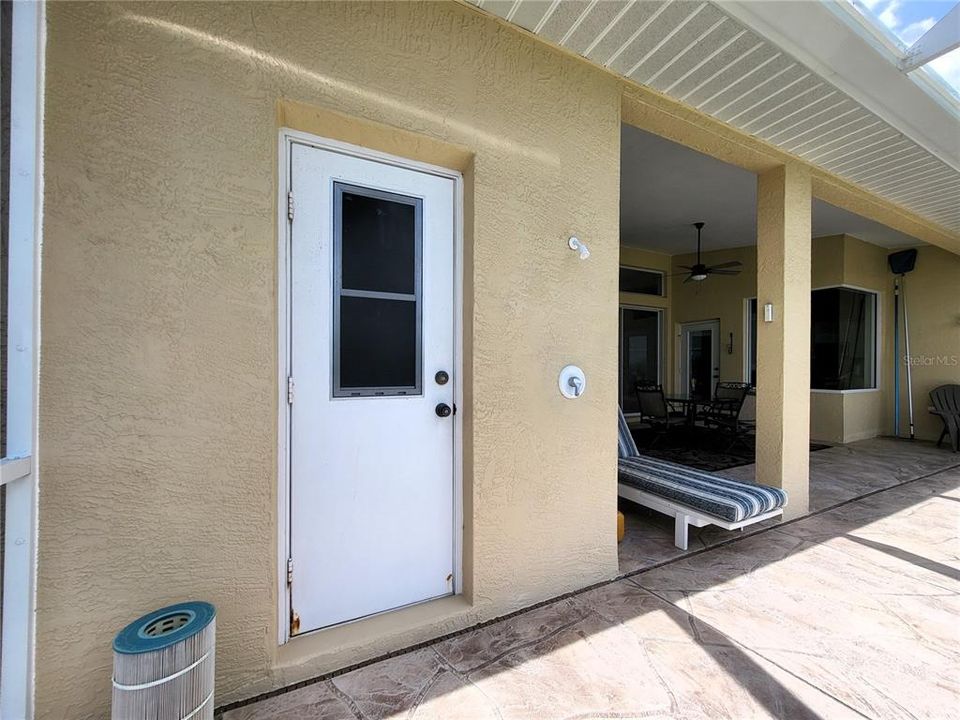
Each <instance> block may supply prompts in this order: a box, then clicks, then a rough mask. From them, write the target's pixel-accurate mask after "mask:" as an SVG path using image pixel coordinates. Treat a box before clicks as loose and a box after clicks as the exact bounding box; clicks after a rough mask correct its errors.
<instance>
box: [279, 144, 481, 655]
mask: <svg viewBox="0 0 960 720" xmlns="http://www.w3.org/2000/svg"><path fill="white" fill-rule="evenodd" d="M294 144H302V145H308V146H310V147H314V148H316V149H318V150H326V151H329V152H335V153H340V154H342V155H348V156H350V157H355V158H359V159H361V160H370V161H373V162H378V163H383V164H386V165H393V166H395V167H399V168H403V169H405V170H413V171H415V172H421V173H428V174H431V175H438V176H440V177H443V178H448V179H450V180H453V184H454V199H453V207H454V218H453V235H454V237H453V257H454V266H453V353H454V362H453V370H454V372H453V378H452V383H453V398H454V403H455V404H456V405H455V406H456V408H457V409H458V411H457V412H456V413H455V414H454V416H453V468H452V479H453V504H454V507H453V523H454V527H453V548H452V551H453V592H454V595H459V594H461V593H462V592H463V377H462V374H463V174H462V173H460V172H459V171H456V170H451V169H449V168H444V167H440V166H437V165H430V164H428V163H423V162H419V161H416V160H410V159H408V158H403V157H398V156H396V155H389V154H387V153H384V152H380V151H377V150H371V149H370V148H366V147H361V146H358V145H351V144H349V143H345V142H340V141H339V140H331V139H329V138H323V137H320V136H318V135H313V134H311V133H306V132H302V131H300V130H293V129H291V128H281V129H280V132H279V142H278V155H279V175H278V176H277V177H278V179H279V182H278V183H277V270H278V274H277V319H278V323H277V360H278V362H277V588H278V592H277V598H278V604H277V643H278V644H279V645H284V644H286V643H287V642H289V641H290V640H291V635H290V610H291V597H290V587H289V585H288V584H287V560H288V558H290V531H291V518H290V513H291V507H290V484H291V482H292V477H291V473H290V451H291V441H290V420H291V417H290V404H289V403H288V402H287V392H288V388H287V378H288V377H290V372H291V366H290V346H291V342H292V333H291V326H290V323H291V304H292V301H293V297H292V293H293V287H292V283H291V277H290V273H291V270H292V268H291V260H290V252H291V247H290V243H291V223H290V221H289V220H288V206H287V198H288V193H289V191H290V182H291V167H290V165H291V163H290V153H291V148H292V146H293V145H294ZM386 612H391V611H386ZM363 619H364V618H360V619H359V620H353V621H351V622H360V621H362V620H363ZM333 627H339V625H338V626H333ZM324 629H325V628H319V629H317V630H313V631H310V632H304V633H301V634H298V635H296V636H295V637H298V638H299V637H307V636H309V635H313V634H315V633H318V632H323V630H324Z"/></svg>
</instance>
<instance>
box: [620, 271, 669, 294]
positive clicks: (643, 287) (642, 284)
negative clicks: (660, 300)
mask: <svg viewBox="0 0 960 720" xmlns="http://www.w3.org/2000/svg"><path fill="white" fill-rule="evenodd" d="M620 292H628V293H640V294H642V295H663V273H662V272H657V271H655V270H640V269H638V268H630V267H623V266H621V267H620Z"/></svg>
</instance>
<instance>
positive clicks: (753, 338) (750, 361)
mask: <svg viewBox="0 0 960 720" xmlns="http://www.w3.org/2000/svg"><path fill="white" fill-rule="evenodd" d="M747 303H748V308H747V328H748V331H747V332H748V337H749V338H750V347H749V351H748V354H747V382H748V383H750V384H751V385H752V386H753V387H756V386H757V299H756V298H750V299H749V300H748V301H747Z"/></svg>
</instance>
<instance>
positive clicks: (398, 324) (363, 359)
mask: <svg viewBox="0 0 960 720" xmlns="http://www.w3.org/2000/svg"><path fill="white" fill-rule="evenodd" d="M416 311H417V304H416V303H414V302H405V301H403V300H380V299H377V298H366V297H350V296H344V297H342V298H340V363H339V364H340V388H341V390H342V391H343V392H342V394H344V395H351V394H354V393H351V392H349V391H350V390H354V391H359V390H364V389H367V390H373V389H381V390H384V389H387V388H393V389H397V388H413V387H415V386H416V385H417V347H416V341H417V317H416ZM357 394H360V393H357ZM363 394H374V393H372V392H370V393H363Z"/></svg>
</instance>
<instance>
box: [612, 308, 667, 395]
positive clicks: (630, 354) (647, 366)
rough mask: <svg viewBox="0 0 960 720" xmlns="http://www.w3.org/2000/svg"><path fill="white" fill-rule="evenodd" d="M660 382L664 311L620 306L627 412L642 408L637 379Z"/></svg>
mask: <svg viewBox="0 0 960 720" xmlns="http://www.w3.org/2000/svg"><path fill="white" fill-rule="evenodd" d="M659 382H660V313H659V312H658V311H656V310H638V309H635V308H621V310H620V405H621V407H622V408H623V411H624V412H625V413H635V412H639V411H640V406H639V403H638V401H637V393H636V387H637V383H642V384H650V383H654V384H656V383H659Z"/></svg>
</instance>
